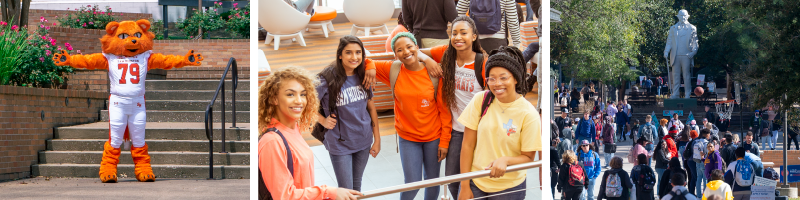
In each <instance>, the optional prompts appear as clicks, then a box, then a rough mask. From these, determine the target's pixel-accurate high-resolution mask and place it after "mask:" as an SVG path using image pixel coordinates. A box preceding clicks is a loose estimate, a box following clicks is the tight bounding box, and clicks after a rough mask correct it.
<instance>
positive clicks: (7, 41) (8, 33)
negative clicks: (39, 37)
mask: <svg viewBox="0 0 800 200" xmlns="http://www.w3.org/2000/svg"><path fill="white" fill-rule="evenodd" d="M0 31H1V32H0V85H6V84H8V82H9V80H10V79H11V76H12V74H14V69H15V68H16V67H17V66H19V65H20V64H21V63H22V60H21V59H20V56H19V55H20V52H22V51H23V49H24V48H25V45H24V44H25V37H26V35H27V34H26V31H25V30H24V29H23V30H22V31H20V29H19V27H17V25H13V26H9V25H8V23H6V22H0Z"/></svg>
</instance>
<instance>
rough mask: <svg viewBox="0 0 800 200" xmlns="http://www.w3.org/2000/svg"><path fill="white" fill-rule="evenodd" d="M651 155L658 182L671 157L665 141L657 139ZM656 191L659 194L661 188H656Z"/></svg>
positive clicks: (662, 177) (662, 176)
mask: <svg viewBox="0 0 800 200" xmlns="http://www.w3.org/2000/svg"><path fill="white" fill-rule="evenodd" d="M653 157H654V158H655V160H656V167H655V170H656V175H658V182H659V183H660V182H661V179H664V171H666V170H667V166H668V164H669V159H670V157H671V155H669V150H668V149H667V142H666V141H664V140H659V141H658V145H656V149H655V150H653ZM657 188H658V187H657ZM656 192H658V193H659V194H660V192H661V188H658V189H657V191H656Z"/></svg>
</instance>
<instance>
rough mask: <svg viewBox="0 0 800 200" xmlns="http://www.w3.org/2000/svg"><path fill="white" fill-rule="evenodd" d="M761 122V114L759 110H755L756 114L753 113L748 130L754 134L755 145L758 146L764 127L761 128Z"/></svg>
mask: <svg viewBox="0 0 800 200" xmlns="http://www.w3.org/2000/svg"><path fill="white" fill-rule="evenodd" d="M761 121H763V118H761V112H759V110H756V112H755V113H753V117H752V118H750V126H749V127H748V129H749V130H750V131H753V132H755V133H756V135H755V141H756V144H758V141H761V140H760V139H761V137H760V136H761V129H763V128H764V127H762V126H761V124H762V123H761Z"/></svg>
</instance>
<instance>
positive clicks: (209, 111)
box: [205, 57, 239, 179]
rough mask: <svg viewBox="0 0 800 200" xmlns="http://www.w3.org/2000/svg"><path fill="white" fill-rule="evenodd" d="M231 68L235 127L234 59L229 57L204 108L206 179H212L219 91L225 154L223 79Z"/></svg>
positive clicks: (236, 74) (236, 82)
mask: <svg viewBox="0 0 800 200" xmlns="http://www.w3.org/2000/svg"><path fill="white" fill-rule="evenodd" d="M231 67H232V68H233V74H232V75H231V76H232V77H231V78H232V79H231V81H232V82H233V87H231V96H233V97H232V98H231V107H232V108H233V112H232V113H231V114H232V116H233V126H232V127H233V128H235V127H236V88H237V87H238V86H239V70H238V67H237V66H236V59H234V58H233V57H231V58H230V59H229V60H228V66H227V67H225V71H224V72H223V73H222V78H220V80H219V86H217V91H216V92H214V97H213V98H211V102H209V103H208V106H207V107H206V113H205V128H206V138H208V179H214V140H213V139H214V135H213V132H214V122H213V119H214V107H213V106H214V103H216V102H217V96H218V95H219V94H220V92H219V91H220V90H222V106H221V108H222V120H221V122H222V151H220V153H227V152H225V77H227V76H228V70H230V69H231Z"/></svg>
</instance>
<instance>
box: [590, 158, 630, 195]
mask: <svg viewBox="0 0 800 200" xmlns="http://www.w3.org/2000/svg"><path fill="white" fill-rule="evenodd" d="M608 165H610V166H611V169H610V170H608V171H606V172H604V173H603V180H602V182H600V194H599V195H598V196H597V199H598V200H601V199H608V200H627V199H629V198H630V196H631V192H630V188H631V187H633V183H632V182H631V177H630V176H628V172H626V171H625V170H623V169H622V158H620V157H614V158H611V163H609V164H608ZM612 174H616V175H618V176H619V180H620V181H622V183H620V186H622V196H620V197H608V196H607V194H606V181H607V180H608V176H610V175H612Z"/></svg>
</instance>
